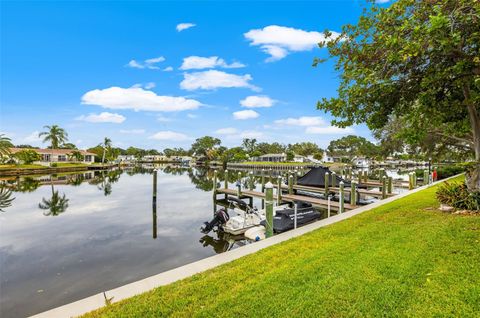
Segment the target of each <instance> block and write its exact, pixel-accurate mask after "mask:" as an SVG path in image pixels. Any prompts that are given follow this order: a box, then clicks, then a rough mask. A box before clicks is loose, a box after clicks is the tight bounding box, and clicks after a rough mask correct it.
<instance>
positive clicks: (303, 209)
mask: <svg viewBox="0 0 480 318" xmlns="http://www.w3.org/2000/svg"><path fill="white" fill-rule="evenodd" d="M320 217H321V214H320V213H319V212H318V211H316V210H315V209H314V208H313V207H312V205H311V204H310V203H306V202H298V203H297V227H299V226H302V225H305V224H307V223H310V222H312V221H315V220H318V219H320ZM294 220H295V208H285V209H280V210H276V211H275V215H274V216H273V231H274V232H275V233H281V232H285V231H288V230H291V229H293V228H294V224H295V221H294ZM260 224H261V225H263V226H265V227H266V220H263V221H262V222H260Z"/></svg>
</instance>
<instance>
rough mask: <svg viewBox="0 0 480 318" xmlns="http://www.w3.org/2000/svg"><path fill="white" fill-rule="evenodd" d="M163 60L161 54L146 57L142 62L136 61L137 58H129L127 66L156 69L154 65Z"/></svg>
mask: <svg viewBox="0 0 480 318" xmlns="http://www.w3.org/2000/svg"><path fill="white" fill-rule="evenodd" d="M163 61H165V58H164V57H163V56H159V57H153V58H150V59H146V60H144V61H143V62H138V61H137V60H131V61H130V62H128V64H127V66H128V67H132V68H139V69H144V68H148V69H151V70H158V69H159V67H158V66H156V64H157V63H160V62H163Z"/></svg>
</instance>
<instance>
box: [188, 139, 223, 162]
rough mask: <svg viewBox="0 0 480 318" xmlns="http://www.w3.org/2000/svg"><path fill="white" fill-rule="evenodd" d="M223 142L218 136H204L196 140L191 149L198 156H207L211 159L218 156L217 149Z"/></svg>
mask: <svg viewBox="0 0 480 318" xmlns="http://www.w3.org/2000/svg"><path fill="white" fill-rule="evenodd" d="M221 143H222V142H221V141H220V139H218V138H214V137H210V136H204V137H201V138H197V139H196V140H195V142H194V143H193V144H192V148H191V151H192V153H194V154H195V155H196V156H205V157H206V158H207V159H208V160H211V159H213V158H214V157H215V156H216V149H217V148H218V147H219V146H220V144H221Z"/></svg>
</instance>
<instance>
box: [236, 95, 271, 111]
mask: <svg viewBox="0 0 480 318" xmlns="http://www.w3.org/2000/svg"><path fill="white" fill-rule="evenodd" d="M275 102H276V100H274V99H271V98H270V97H268V96H266V95H258V96H247V97H246V98H245V99H242V100H241V101H240V105H242V106H243V107H247V108H257V107H272V106H273V104H275Z"/></svg>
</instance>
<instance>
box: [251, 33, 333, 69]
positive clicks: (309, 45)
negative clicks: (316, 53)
mask: <svg viewBox="0 0 480 318" xmlns="http://www.w3.org/2000/svg"><path fill="white" fill-rule="evenodd" d="M339 35H340V34H339V33H337V32H332V35H331V36H330V37H329V38H326V37H325V35H324V33H321V32H317V31H305V30H301V29H295V28H290V27H284V26H279V25H269V26H266V27H264V28H263V29H253V30H250V31H248V32H247V33H245V34H244V36H245V38H246V39H247V40H249V41H250V45H252V46H259V47H260V49H261V50H262V51H263V52H265V53H267V54H269V55H270V57H269V58H267V59H266V61H267V62H273V61H278V60H280V59H282V58H284V57H285V56H287V55H288V54H289V53H290V52H300V51H310V50H312V49H313V48H314V47H316V46H317V44H318V43H319V42H322V41H326V40H327V41H328V40H329V39H334V38H336V37H337V36H339Z"/></svg>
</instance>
